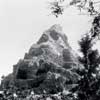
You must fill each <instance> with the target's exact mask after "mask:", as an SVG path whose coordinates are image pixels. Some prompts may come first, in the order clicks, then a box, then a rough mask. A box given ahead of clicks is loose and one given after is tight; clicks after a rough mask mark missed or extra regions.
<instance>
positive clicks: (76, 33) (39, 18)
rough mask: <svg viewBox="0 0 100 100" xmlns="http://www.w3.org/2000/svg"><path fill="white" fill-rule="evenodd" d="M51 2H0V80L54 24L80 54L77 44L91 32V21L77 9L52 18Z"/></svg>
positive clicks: (17, 0)
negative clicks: (81, 37)
mask: <svg viewBox="0 0 100 100" xmlns="http://www.w3.org/2000/svg"><path fill="white" fill-rule="evenodd" d="M47 1H48V0H0V76H1V75H7V74H8V73H10V72H12V68H13V67H12V66H13V65H14V64H16V63H17V62H18V60H19V59H22V58H23V57H24V54H25V52H28V50H29V48H30V46H31V45H32V44H33V43H35V42H36V41H37V40H38V39H39V38H40V36H41V34H42V33H43V31H45V30H46V29H48V28H49V27H51V26H52V25H53V24H60V25H61V26H62V27H63V30H64V33H65V34H66V35H67V36H68V40H69V43H70V45H71V46H72V48H73V49H74V50H75V51H77V49H78V43H77V41H78V40H79V39H80V36H81V35H82V34H84V33H85V32H87V30H88V27H89V25H90V24H89V23H90V22H91V20H90V19H89V17H87V16H85V15H84V16H83V15H78V13H79V12H78V11H77V10H75V8H68V9H67V10H66V11H65V13H64V14H63V15H62V16H60V17H59V18H57V19H56V18H55V17H54V16H52V15H51V14H50V12H49V9H48V5H47V4H48V3H47ZM99 48H100V47H99Z"/></svg>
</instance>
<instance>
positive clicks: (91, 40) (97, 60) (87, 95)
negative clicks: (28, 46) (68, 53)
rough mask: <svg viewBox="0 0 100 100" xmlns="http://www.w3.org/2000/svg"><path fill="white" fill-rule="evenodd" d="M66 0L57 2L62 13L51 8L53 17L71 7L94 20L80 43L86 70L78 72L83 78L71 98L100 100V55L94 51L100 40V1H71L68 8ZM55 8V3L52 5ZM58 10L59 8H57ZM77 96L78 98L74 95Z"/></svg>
mask: <svg viewBox="0 0 100 100" xmlns="http://www.w3.org/2000/svg"><path fill="white" fill-rule="evenodd" d="M65 1H66V0H55V2H57V3H58V7H59V9H63V10H61V11H62V12H61V13H58V12H59V10H58V12H53V11H54V10H55V7H53V8H52V7H51V11H52V12H53V13H52V14H53V15H56V17H58V16H59V15H60V14H63V13H64V10H65V9H66V8H67V7H69V6H76V7H77V8H78V9H79V10H80V12H82V11H83V10H84V11H85V12H86V14H87V15H89V16H91V17H92V18H93V21H92V23H91V26H92V27H91V28H90V31H89V32H88V33H87V34H85V35H84V36H83V37H82V38H81V40H80V42H79V45H80V51H81V53H82V55H83V56H82V57H79V61H80V62H81V63H82V64H83V66H84V69H83V70H82V71H80V70H77V73H78V74H80V76H81V78H80V80H79V81H78V85H77V86H76V87H74V88H72V90H71V95H70V96H71V97H73V100H99V98H100V86H99V85H100V70H98V69H100V68H99V67H100V55H99V53H98V50H93V46H94V45H95V44H96V42H97V40H99V39H100V10H99V9H96V7H97V6H100V1H97V0H95V1H94V0H71V1H69V3H68V4H66V6H64V5H63V3H64V2H65ZM52 5H53V6H55V5H54V2H53V3H52ZM56 10H57V8H56ZM74 94H76V96H75V95H74Z"/></svg>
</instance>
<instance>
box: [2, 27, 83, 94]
mask: <svg viewBox="0 0 100 100" xmlns="http://www.w3.org/2000/svg"><path fill="white" fill-rule="evenodd" d="M77 69H81V64H80V63H79V61H78V58H77V55H75V53H74V52H73V50H72V48H71V47H70V45H69V43H68V39H67V37H66V35H65V34H64V33H63V29H62V27H61V26H60V25H53V26H51V28H50V29H48V30H46V31H45V32H44V33H43V35H42V36H41V37H40V39H39V40H38V41H37V43H35V44H33V45H32V46H31V47H30V49H29V52H28V53H26V54H25V56H24V58H23V59H21V60H19V62H18V63H17V64H16V65H14V66H13V73H12V74H10V76H9V75H8V76H7V77H6V78H5V79H4V80H3V81H2V86H3V87H4V88H7V87H8V86H11V84H13V85H14V86H15V87H17V88H33V89H34V91H35V92H36V93H43V91H44V90H45V91H46V93H56V92H59V91H62V90H63V88H65V87H67V88H66V89H68V86H70V85H71V86H72V84H75V83H76V82H77V80H78V79H79V78H80V76H79V75H78V74H77V73H76V70H77ZM53 81H54V83H55V84H54V83H53ZM66 84H67V85H66ZM50 87H51V88H50ZM54 87H55V89H54ZM52 91H53V92H52Z"/></svg>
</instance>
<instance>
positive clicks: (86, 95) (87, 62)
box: [72, 34, 100, 100]
mask: <svg viewBox="0 0 100 100" xmlns="http://www.w3.org/2000/svg"><path fill="white" fill-rule="evenodd" d="M93 40H94V38H92V36H89V35H88V34H86V35H85V36H84V37H82V39H81V41H80V42H79V44H80V51H81V53H82V54H83V57H80V59H79V61H80V62H81V63H82V64H83V66H84V69H83V70H82V71H79V70H78V71H77V72H78V74H80V76H81V79H80V80H79V81H78V85H77V87H75V88H73V89H72V92H73V93H76V94H77V100H98V99H99V98H100V95H99V93H100V92H99V93H98V91H100V86H99V84H100V75H99V71H98V70H97V69H98V68H99V66H100V55H99V53H98V51H97V50H93V45H94V42H93ZM98 76H99V77H98Z"/></svg>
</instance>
